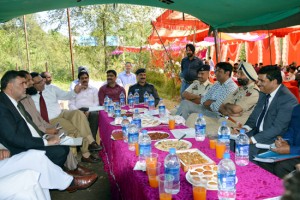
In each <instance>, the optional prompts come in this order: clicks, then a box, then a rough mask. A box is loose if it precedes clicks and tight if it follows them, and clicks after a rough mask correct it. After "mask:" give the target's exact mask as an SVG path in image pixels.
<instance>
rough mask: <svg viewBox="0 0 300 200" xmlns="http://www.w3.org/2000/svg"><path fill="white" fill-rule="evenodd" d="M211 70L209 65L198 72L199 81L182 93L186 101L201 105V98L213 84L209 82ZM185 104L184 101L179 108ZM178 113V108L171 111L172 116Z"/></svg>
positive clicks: (203, 66) (195, 81)
mask: <svg viewBox="0 0 300 200" xmlns="http://www.w3.org/2000/svg"><path fill="white" fill-rule="evenodd" d="M209 70H210V66H209V65H202V66H201V67H200V68H199V69H198V70H197V75H198V80H194V81H193V83H192V84H191V85H190V86H189V87H188V88H187V89H186V90H185V91H184V92H183V93H182V96H183V98H184V99H185V100H187V101H191V102H193V103H196V104H200V99H201V96H203V95H205V94H206V92H207V91H208V90H209V89H210V88H211V86H212V83H211V82H210V81H209ZM183 102H184V101H182V102H181V103H180V104H179V107H180V106H181V105H182V103H183ZM176 112H177V108H175V109H173V110H171V114H174V115H175V113H176Z"/></svg>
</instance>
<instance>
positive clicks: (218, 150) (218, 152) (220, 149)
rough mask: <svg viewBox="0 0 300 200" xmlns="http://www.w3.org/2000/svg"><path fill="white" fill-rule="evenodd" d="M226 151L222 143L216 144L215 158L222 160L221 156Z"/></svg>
mask: <svg viewBox="0 0 300 200" xmlns="http://www.w3.org/2000/svg"><path fill="white" fill-rule="evenodd" d="M225 150H226V144H225V143H223V142H217V143H216V156H217V158H219V159H222V158H223V155H224V153H225Z"/></svg>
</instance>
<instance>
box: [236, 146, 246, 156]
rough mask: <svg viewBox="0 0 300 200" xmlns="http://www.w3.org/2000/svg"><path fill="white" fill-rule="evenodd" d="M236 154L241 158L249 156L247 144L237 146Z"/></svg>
mask: <svg viewBox="0 0 300 200" xmlns="http://www.w3.org/2000/svg"><path fill="white" fill-rule="evenodd" d="M236 151H237V152H236V153H237V154H238V155H240V156H249V145H247V144H237V145H236Z"/></svg>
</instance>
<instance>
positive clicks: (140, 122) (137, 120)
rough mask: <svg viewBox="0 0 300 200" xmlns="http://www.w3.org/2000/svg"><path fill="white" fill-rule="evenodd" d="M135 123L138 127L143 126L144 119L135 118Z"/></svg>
mask: <svg viewBox="0 0 300 200" xmlns="http://www.w3.org/2000/svg"><path fill="white" fill-rule="evenodd" d="M133 123H134V124H135V125H136V127H137V128H138V129H141V128H142V120H141V119H140V118H135V119H133Z"/></svg>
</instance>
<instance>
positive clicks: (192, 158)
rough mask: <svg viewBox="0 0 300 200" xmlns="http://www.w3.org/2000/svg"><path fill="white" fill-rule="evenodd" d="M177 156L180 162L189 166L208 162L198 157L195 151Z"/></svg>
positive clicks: (200, 156)
mask: <svg viewBox="0 0 300 200" xmlns="http://www.w3.org/2000/svg"><path fill="white" fill-rule="evenodd" d="M177 155H178V157H179V159H180V160H181V161H182V162H184V163H185V164H189V165H197V164H205V163H207V162H208V161H207V159H206V158H204V157H203V156H202V155H200V154H199V153H198V152H197V151H195V152H184V153H177Z"/></svg>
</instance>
